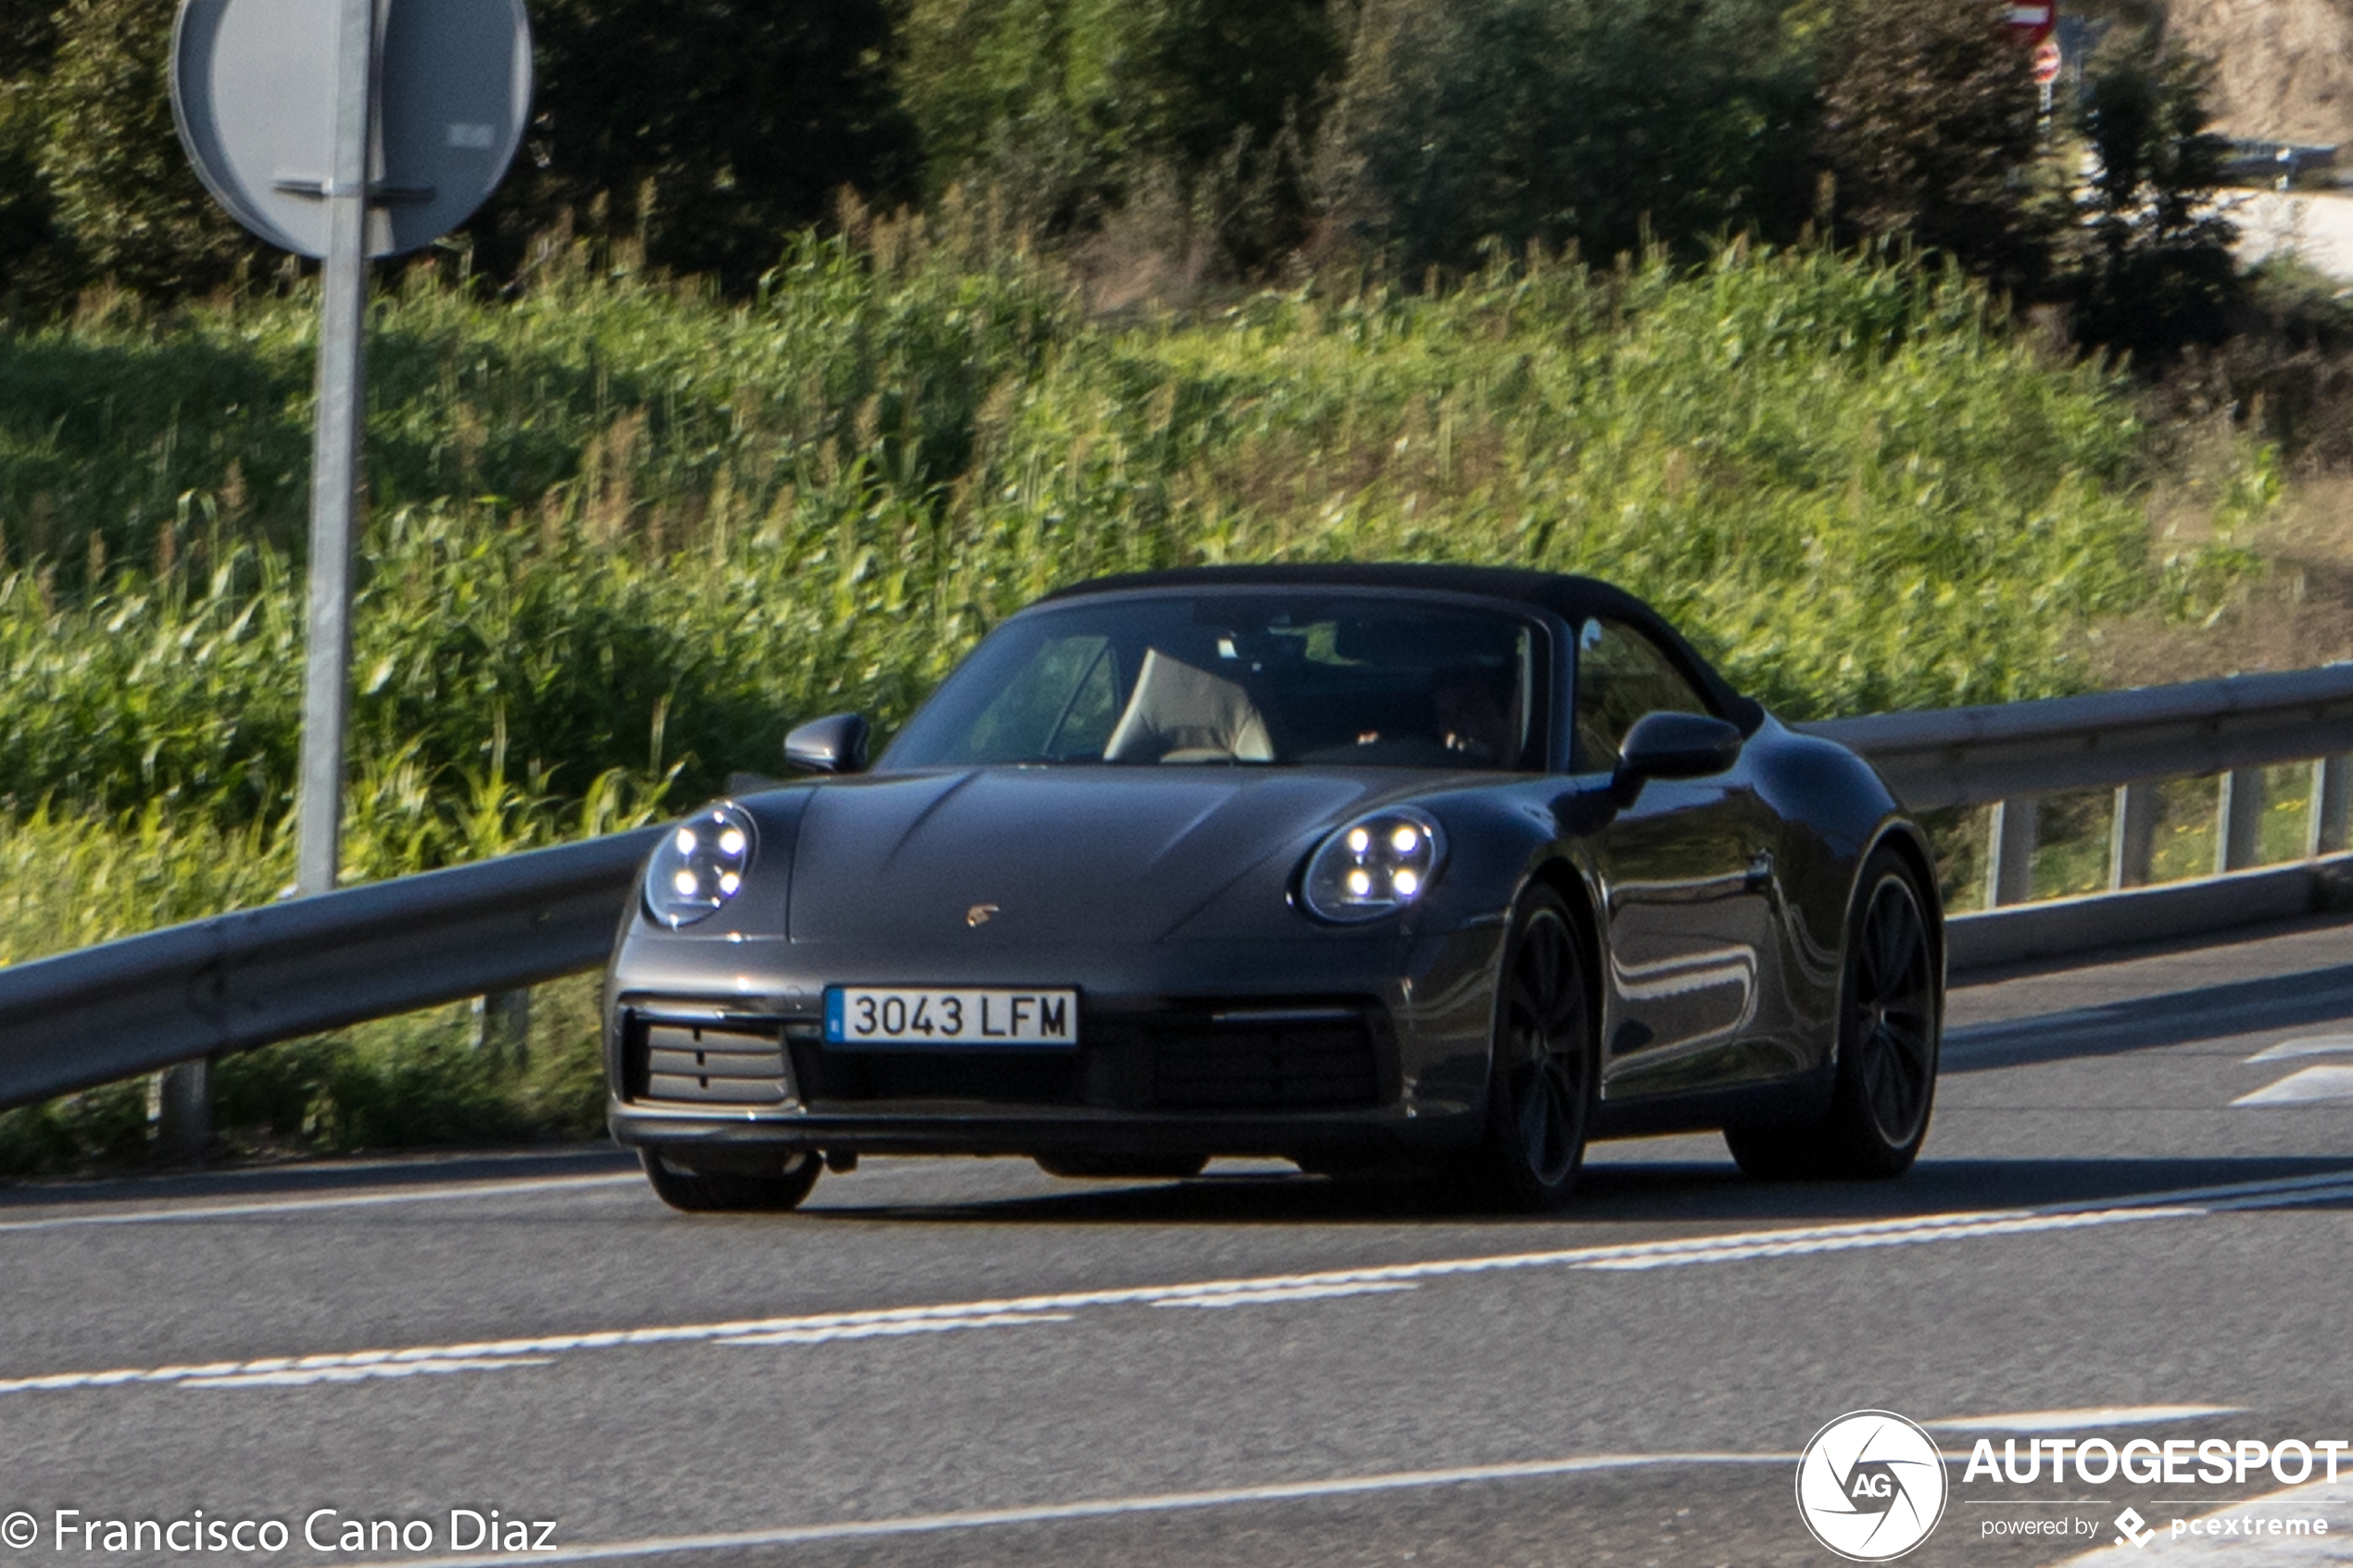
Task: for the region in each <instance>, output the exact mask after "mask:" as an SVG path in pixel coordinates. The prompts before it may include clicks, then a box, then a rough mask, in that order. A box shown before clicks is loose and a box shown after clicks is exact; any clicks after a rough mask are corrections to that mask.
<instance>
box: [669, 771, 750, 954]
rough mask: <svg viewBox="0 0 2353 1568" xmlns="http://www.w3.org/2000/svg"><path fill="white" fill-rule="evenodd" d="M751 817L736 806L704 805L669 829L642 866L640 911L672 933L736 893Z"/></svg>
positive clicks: (747, 852)
mask: <svg viewBox="0 0 2353 1568" xmlns="http://www.w3.org/2000/svg"><path fill="white" fill-rule="evenodd" d="M751 850H752V828H751V819H750V818H749V816H747V815H745V814H744V811H743V809H742V808H740V807H736V806H730V805H726V804H724V803H722V804H720V805H717V806H706V807H704V808H703V809H701V810H699V811H698V812H696V813H695V814H694V815H693V816H691V817H689V818H687V819H686V821H685V822H680V823H679V824H678V825H677V826H676V827H674V828H673V829H671V830H670V836H669V837H668V838H665V839H663V840H662V841H661V847H660V848H658V849H656V850H655V851H654V854H653V859H651V860H649V861H648V862H647V864H646V912H647V913H648V914H649V915H651V916H653V918H654V919H656V920H658V921H660V922H661V923H662V924H664V925H666V926H669V927H670V928H671V929H672V930H673V931H674V930H676V929H677V928H678V927H680V926H682V925H692V924H694V923H695V922H697V921H698V920H701V919H702V918H703V917H704V916H706V915H709V914H711V912H712V911H714V910H715V909H718V908H719V906H720V905H722V904H724V903H725V902H726V901H727V900H728V899H730V898H733V897H735V896H736V894H737V893H739V892H741V891H742V889H743V885H744V873H745V872H747V871H749V869H750V867H751Z"/></svg>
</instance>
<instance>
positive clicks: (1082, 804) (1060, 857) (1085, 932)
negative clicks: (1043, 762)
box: [787, 768, 1395, 944]
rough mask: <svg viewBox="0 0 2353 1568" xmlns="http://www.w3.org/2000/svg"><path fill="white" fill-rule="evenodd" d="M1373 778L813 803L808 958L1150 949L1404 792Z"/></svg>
mask: <svg viewBox="0 0 2353 1568" xmlns="http://www.w3.org/2000/svg"><path fill="white" fill-rule="evenodd" d="M1382 782H1383V781H1377V780H1374V779H1369V778H1366V777H1365V776H1363V775H1361V774H1359V775H1345V774H1330V773H1313V772H1301V771H1293V770H1289V769H1286V770H1283V771H1257V770H1245V769H1238V768H1202V769H1198V770H1196V769H1181V770H1177V769H1151V770H1144V769H1137V770H1132V771H1131V770H1126V769H1113V768H1088V769H1084V770H1080V769H1049V768H981V769H975V770H972V771H963V772H949V773H917V774H898V775H875V776H872V777H866V778H850V779H842V780H839V781H835V782H829V783H827V784H823V785H820V786H819V787H817V788H816V789H814V790H812V791H811V793H810V798H809V804H808V808H807V809H806V810H805V811H804V812H803V814H802V816H801V820H800V828H799V841H798V843H797V844H796V846H795V847H794V852H793V872H792V894H791V900H790V913H789V916H788V925H787V931H788V934H789V935H790V937H791V939H792V940H793V941H795V942H891V943H917V944H920V943H925V942H929V941H934V940H945V939H947V938H948V937H950V936H951V935H952V936H954V937H955V938H956V939H957V940H959V941H980V942H990V943H999V942H1004V943H1027V942H1118V941H1152V940H1155V939H1157V938H1159V937H1161V936H1164V935H1166V934H1167V933H1169V932H1170V931H1171V930H1173V929H1174V928H1175V927H1176V926H1177V925H1179V924H1181V923H1182V922H1184V920H1185V919H1186V917H1188V916H1189V915H1190V914H1192V913H1193V912H1194V911H1195V910H1197V909H1200V908H1201V907H1202V905H1203V904H1205V903H1207V902H1208V901H1209V900H1210V899H1211V898H1213V897H1215V896H1216V894H1217V893H1218V891H1219V890H1220V889H1221V888H1224V887H1226V886H1227V885H1228V884H1231V883H1232V882H1233V881H1234V880H1235V879H1236V878H1238V877H1239V876H1241V875H1243V874H1244V873H1245V872H1248V871H1250V869H1251V868H1252V867H1253V866H1256V865H1258V864H1260V863H1261V862H1263V861H1265V860H1266V859H1268V858H1269V857H1270V856H1275V855H1297V854H1300V853H1303V852H1304V850H1305V848H1306V847H1307V846H1308V845H1309V844H1310V843H1312V841H1313V840H1314V838H1315V836H1316V835H1317V834H1319V833H1320V832H1321V831H1323V830H1325V829H1327V828H1329V827H1331V826H1335V825H1337V824H1338V822H1340V821H1341V820H1343V819H1344V818H1346V817H1347V816H1349V815H1350V814H1352V811H1353V809H1355V808H1357V807H1358V806H1359V805H1360V804H1364V803H1369V802H1371V801H1373V800H1374V799H1376V798H1378V797H1379V796H1380V795H1383V794H1387V793H1390V792H1391V791H1392V790H1393V789H1394V787H1395V781H1387V782H1389V783H1390V789H1388V790H1384V789H1382V788H1381V787H1380V784H1381V783H1382Z"/></svg>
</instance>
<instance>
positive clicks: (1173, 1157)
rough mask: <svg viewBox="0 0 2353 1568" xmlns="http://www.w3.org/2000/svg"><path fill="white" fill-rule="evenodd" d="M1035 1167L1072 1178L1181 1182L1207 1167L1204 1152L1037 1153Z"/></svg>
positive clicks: (1050, 1173)
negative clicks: (1036, 1165) (1036, 1164)
mask: <svg viewBox="0 0 2353 1568" xmlns="http://www.w3.org/2000/svg"><path fill="white" fill-rule="evenodd" d="M1037 1158H1038V1169H1039V1170H1041V1171H1043V1172H1045V1173H1046V1174H1048V1175H1050V1176H1068V1177H1071V1178H1073V1179H1074V1180H1085V1179H1095V1180H1106V1181H1109V1180H1118V1179H1121V1178H1126V1179H1129V1180H1141V1181H1172V1182H1173V1181H1182V1180H1184V1179H1185V1178H1186V1177H1188V1176H1198V1175H1200V1174H1201V1173H1202V1172H1203V1171H1205V1170H1207V1169H1209V1156H1208V1155H1206V1154H1041V1155H1038V1157H1037Z"/></svg>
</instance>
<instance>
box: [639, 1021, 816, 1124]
mask: <svg viewBox="0 0 2353 1568" xmlns="http://www.w3.org/2000/svg"><path fill="white" fill-rule="evenodd" d="M631 1035H632V1038H631V1041H630V1044H631V1047H632V1054H633V1055H634V1056H635V1062H634V1063H633V1065H634V1066H635V1069H636V1071H635V1073H633V1074H632V1078H633V1080H634V1087H635V1096H634V1098H642V1099H659V1100H677V1101H683V1102H685V1103H686V1104H689V1105H762V1106H766V1105H783V1104H785V1103H786V1102H787V1101H789V1100H790V1099H791V1098H793V1092H792V1074H791V1072H790V1071H789V1069H788V1068H787V1066H786V1060H785V1046H784V1042H783V1041H782V1040H781V1039H778V1038H777V1037H775V1036H774V1035H750V1034H745V1033H743V1032H741V1031H739V1030H729V1029H711V1028H706V1027H703V1026H702V1025H699V1024H686V1023H658V1022H641V1023H638V1024H636V1025H635V1027H634V1028H633V1029H632V1030H631Z"/></svg>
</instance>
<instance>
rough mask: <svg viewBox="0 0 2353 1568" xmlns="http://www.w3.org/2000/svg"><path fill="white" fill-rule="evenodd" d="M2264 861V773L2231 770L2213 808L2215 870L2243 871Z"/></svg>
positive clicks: (2223, 778)
mask: <svg viewBox="0 0 2353 1568" xmlns="http://www.w3.org/2000/svg"><path fill="white" fill-rule="evenodd" d="M2262 859H2263V770H2262V769H2260V768H2233V769H2232V770H2231V771H2229V772H2227V773H2224V774H2223V775H2222V790H2221V800H2220V801H2219V802H2217V804H2216V806H2215V808H2214V870H2215V872H2216V873H2217V874H2220V873H2221V872H2238V871H2245V870H2246V868H2247V867H2249V866H2252V865H2256V864H2258V863H2259V862H2260V861H2261V860H2262Z"/></svg>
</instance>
